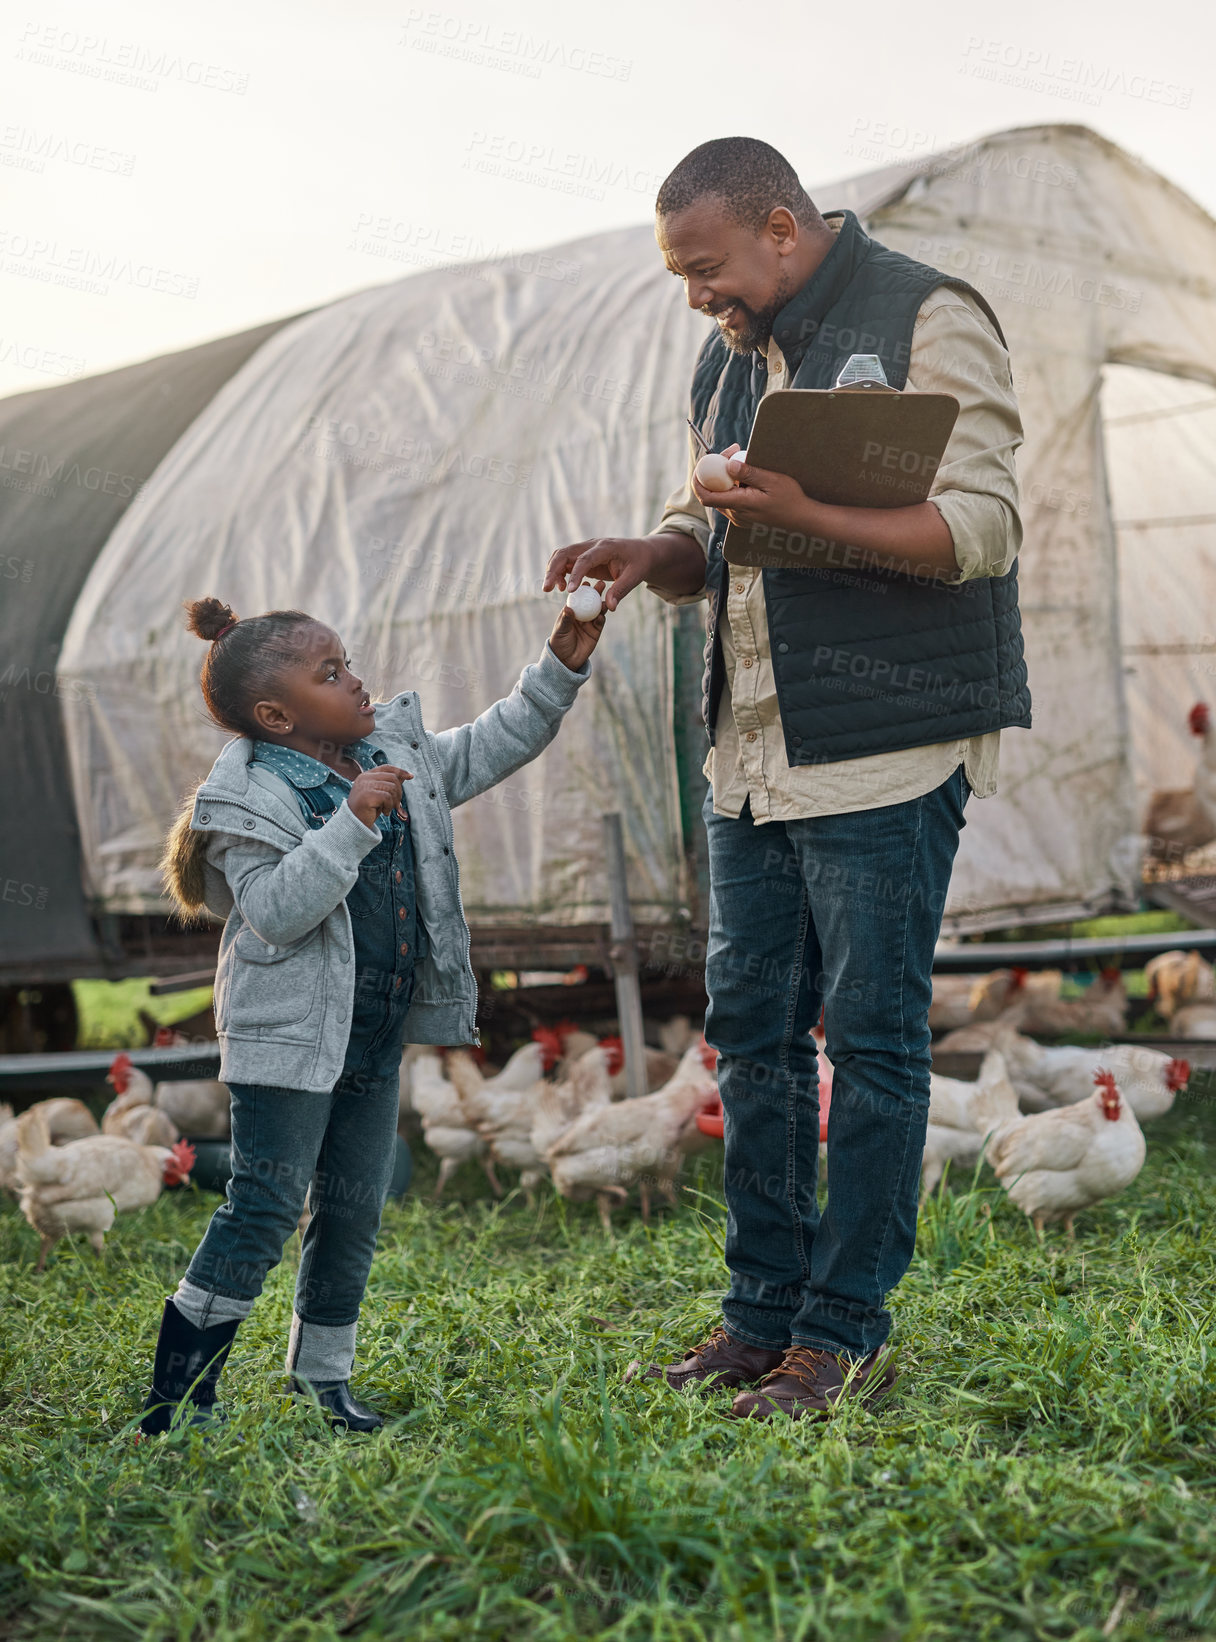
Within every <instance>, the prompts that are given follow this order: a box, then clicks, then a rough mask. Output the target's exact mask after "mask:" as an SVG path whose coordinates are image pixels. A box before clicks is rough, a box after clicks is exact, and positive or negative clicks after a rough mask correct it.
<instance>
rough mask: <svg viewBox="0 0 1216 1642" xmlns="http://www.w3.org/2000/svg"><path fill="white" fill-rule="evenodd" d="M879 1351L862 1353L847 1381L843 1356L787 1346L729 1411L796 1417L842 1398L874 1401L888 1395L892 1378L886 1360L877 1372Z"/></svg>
mask: <svg viewBox="0 0 1216 1642" xmlns="http://www.w3.org/2000/svg"><path fill="white" fill-rule="evenodd" d="M881 1350H882V1347H881V1346H880V1347H879V1348H878V1350H876V1351H872V1352H871V1353H870V1355H869V1356H868V1357H863V1358H862V1360H861V1362H860V1363H858V1364H857V1365H856V1369H855V1371H854V1372H853V1373H852V1375H851V1377H850V1378H849V1381H848V1384H847V1385H846V1384H845V1378H846V1376H848V1375H849V1374H850V1370H852V1369H853V1368H854V1365H853V1363H852V1362H851V1360H850V1359H849V1358H848V1357H836V1356H833V1354H832V1353H831V1352H830V1351H821V1350H819V1349H818V1348H817V1347H815V1346H791V1347H790V1348H789V1350H788V1351H787V1352H786V1354H785V1359H784V1361H783V1362H782V1363H781V1365H780V1367H779V1368H776V1369H774V1370H773V1372H772V1373H771V1374H769V1375H768V1376H767V1377H766V1378H765V1379H764V1381H763V1382H762V1383H761V1384H760V1385H759V1386H757V1387H756V1389H755V1391H741V1392H740V1393H739V1395H738V1396H737V1397H736V1398H735V1400H734V1402H733V1403H732V1404H731V1410H730V1411H731V1413H732V1414H733V1415H734V1416H735V1418H736V1419H741V1420H746V1419H753V1420H771V1419H772V1418H773V1416H774V1415H775V1414H785V1415H786V1416H787V1417H788V1418H789V1419H791V1420H798V1419H801V1418H802V1416H803V1415H804V1414H810V1415H812V1416H815V1415H824V1414H830V1413H831V1411H832V1409H833V1407H834V1406H835V1405H836V1404H837V1403H838V1402H839V1401H840V1400H841V1399H842V1398H844V1397H850V1398H859V1399H860V1400H861V1401H863V1402H866V1403H869V1402H877V1401H878V1400H879V1398H881V1397H885V1396H886V1395H887V1393H888V1392H889V1391H890V1390H891V1388H892V1386H893V1385H894V1384H895V1381H896V1378H897V1376H896V1373H895V1367H894V1364H893V1363H891V1362H888V1363H886V1364H885V1365H884V1368H883V1369H882V1371H881V1372H879V1371H878V1369H877V1364H878V1353H879V1351H881Z"/></svg>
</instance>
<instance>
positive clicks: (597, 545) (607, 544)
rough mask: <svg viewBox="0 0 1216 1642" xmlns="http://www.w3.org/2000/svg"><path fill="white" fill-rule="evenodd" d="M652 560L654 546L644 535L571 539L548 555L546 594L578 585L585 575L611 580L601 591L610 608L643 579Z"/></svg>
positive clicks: (618, 602) (614, 607)
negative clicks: (604, 589)
mask: <svg viewBox="0 0 1216 1642" xmlns="http://www.w3.org/2000/svg"><path fill="white" fill-rule="evenodd" d="M653 563H654V546H653V543H652V539H651V538H650V537H647V536H641V537H629V536H600V537H597V538H596V539H595V540H594V541H590V542H574V543H572V545H571V546H570V547H559V548H558V550H557V552H556V553H554V554H552V555H551V557H550V559H549V565H548V568H547V569H546V571H545V586H544V590H545V592H546V593H549V592H552V590H553V589H554V588H555V587H560V588H561V590H562V592H563V593H565V592H566V591H567V590H568V589H569V588H571V587H580V586H581V585H582V583H583V581H584V579H585V578H586V577H588V576H591V577H595V578H596V579H597V580H599V581H606V582H611V583H612V585H611V587H609V588H608V589H607V590H606V592H605V593H604V603H605V605H607V607H608V609H609V610H615V609H616V607H617V605H618V604H620V602H621V600H622V599H623V598H624V597H625V595H626V593H631V592H632V591H633V589H634V588H635V587H637V586H638V584H639V583H640V582H644V581H645V580H646V577H647V575H648V573H649V571H650V569H651V566H652V565H653ZM592 625H594V624H592Z"/></svg>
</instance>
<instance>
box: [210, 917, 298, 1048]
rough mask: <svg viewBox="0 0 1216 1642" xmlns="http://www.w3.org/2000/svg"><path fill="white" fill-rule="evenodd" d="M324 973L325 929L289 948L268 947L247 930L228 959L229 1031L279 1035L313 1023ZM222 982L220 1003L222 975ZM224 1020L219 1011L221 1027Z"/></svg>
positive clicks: (225, 996) (226, 1013)
mask: <svg viewBox="0 0 1216 1642" xmlns="http://www.w3.org/2000/svg"><path fill="white" fill-rule="evenodd" d="M324 967H325V966H324V957H323V948H322V930H321V927H320V926H318V927H317V928H316V929H313V930H310V931H309V933H308V934H307V935H305V936H303V937H302V938H301V939H300V940H298V941H292V942H291V943H290V944H289V945H287V946H268V945H267V943H266V942H265V941H263V940H262V939H261V938H260V937H259V936H257V935H255V934H254V932H253V931H252V930H251V929H250V928H249V927H248V926H246V927H245V928H244V929H242V930H241V932H240V934H239V935H238V936H237V938H236V940H235V941H234V942H233V944H232V949H231V951H230V952H229V954H228V974H227V976H226V977H225V980H226V985H225V986H224V987H223V1000H224V1008H223V1014H224V1016H225V1020H224V1023H223V1024H224V1026H225V1029H226V1030H228V1031H231V1032H246V1033H248V1032H256V1031H257V1030H258V1029H259V1028H265V1029H268V1030H271V1031H273V1030H274V1029H275V1028H276V1027H280V1026H295V1025H297V1024H298V1023H299V1022H300V1021H303V1020H307V1019H308V1017H309V1015H311V1014H312V1012H313V1008H314V1005H315V1003H316V998H317V992H318V989H319V987H320V984H321V979H322V975H323V972H324ZM216 981H217V987H216V996H217V1000H218V998H219V996H220V987H219V985H218V982H219V976H218V975H217V976H216ZM219 1014H220V1010H219V1008H218V1007H217V1020H216V1024H217V1025H218V1024H219Z"/></svg>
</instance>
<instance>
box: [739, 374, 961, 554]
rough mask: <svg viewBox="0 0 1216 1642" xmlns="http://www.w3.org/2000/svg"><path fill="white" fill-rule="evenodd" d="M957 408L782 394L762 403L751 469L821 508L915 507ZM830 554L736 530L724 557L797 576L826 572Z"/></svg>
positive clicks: (790, 536) (828, 393)
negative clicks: (777, 477) (811, 570)
mask: <svg viewBox="0 0 1216 1642" xmlns="http://www.w3.org/2000/svg"><path fill="white" fill-rule="evenodd" d="M958 408H959V407H958V400H957V399H956V398H955V397H954V395H953V394H949V393H900V392H898V391H897V390H896V389H895V388H889V387H883V386H881V385H879V384H872V383H857V384H854V385H851V386H849V387H844V388H779V389H777V390H776V391H775V392H773V393H769V394H765V396H764V398H763V399H762V400H761V401H760V406H759V409H758V410H757V411H756V419H755V421H754V422H753V424H752V432H751V437H750V439H749V440H748V442H747V461H748V465H749V467H758V468H768V469H769V470H770V471H771V472H775V473H788V474H789V475H790V477H791V478H793V479H797V481H798V483H799V484H800V485H801V486H802V488H803V490H804V491H806V493H807V495H808V496H813V497H814V498H815V500H816V501H817V502H826V503H829V504H831V505H833V506H837V507H909V506H911V505H913V504H914V503H916V502H923V501H924V500H925V499H926V498H927V496H928V495H929V492H930V490H931V489H932V487H933V480H934V477H935V475H936V473H937V470H938V467H939V466H940V464H941V459H942V455H943V453H944V452H945V449H946V444H947V442H948V440H949V438H950V435H951V433H952V432H953V430H954V424H955V421H956V420H957V418H958ZM833 545H834V544H831V543H829V542H827V541H825V540H824V539H823V538H822V537H811V538H809V539H808V538H807V537H805V536H801V535H800V534H799V533H798V532H796V531H795V532H791V531H788V530H781V529H779V528H776V527H771V526H768V525H737V524H733V523H732V524H729V525H728V526H727V529H726V537H725V539H724V541H723V544H722V553H723V557H724V558H725V559H726V561H727V563H728V564H739V565H755V566H764V567H776V568H784V569H792V568H797V567H799V566H802V567H806V566H808V564H812V563H820V562H822V558H823V557H824V556H830V555H831V548H832V546H833Z"/></svg>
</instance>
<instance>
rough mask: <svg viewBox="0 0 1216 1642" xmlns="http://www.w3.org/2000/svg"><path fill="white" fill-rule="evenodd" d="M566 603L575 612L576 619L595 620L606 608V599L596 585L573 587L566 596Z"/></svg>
mask: <svg viewBox="0 0 1216 1642" xmlns="http://www.w3.org/2000/svg"><path fill="white" fill-rule="evenodd" d="M566 603H567V604H568V605H569V606H570V609H571V610H572V611H573V612H574V619H575V621H594V620H595V618H596V617H597V616H598V615H599V613H600V611H601V610H602V609H603V608H604V601H603V599H601V598H600V596H599V594H598V593H597V592H596V590H595V588H594V587H575V588H572V589H571V590H570V592H569V594H568V595H567V597H566Z"/></svg>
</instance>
